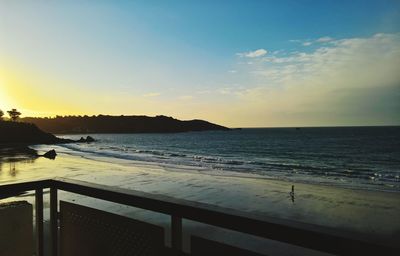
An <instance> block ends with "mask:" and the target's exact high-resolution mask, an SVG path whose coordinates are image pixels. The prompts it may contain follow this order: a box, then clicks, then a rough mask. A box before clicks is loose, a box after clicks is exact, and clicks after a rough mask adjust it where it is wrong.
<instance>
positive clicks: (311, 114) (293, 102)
mask: <svg viewBox="0 0 400 256" xmlns="http://www.w3.org/2000/svg"><path fill="white" fill-rule="evenodd" d="M318 40H319V42H329V44H323V45H319V47H318V48H316V49H315V50H313V51H312V52H292V53H288V54H282V55H272V56H266V57H263V58H262V62H257V63H255V64H254V65H252V66H247V69H246V71H247V72H248V74H249V75H250V76H249V77H247V81H249V82H248V83H247V84H248V86H247V88H246V89H243V90H242V91H241V92H238V95H240V97H241V99H242V100H243V101H245V102H246V103H243V104H242V105H246V106H247V108H249V109H248V111H249V112H252V113H254V120H250V119H251V116H250V115H249V116H246V115H244V114H243V118H247V120H248V122H249V123H251V122H252V121H254V123H256V122H257V120H258V119H259V118H260V116H263V117H264V119H265V120H273V122H274V123H270V124H268V123H267V125H296V124H305V123H306V124H308V125H324V124H325V125H329V124H337V125H338V124H343V125H354V124H360V125H368V124H378V123H379V122H381V123H382V124H385V123H386V124H393V123H397V124H398V123H400V116H398V115H397V114H396V111H398V110H396V108H397V109H398V108H399V106H400V72H398V67H399V66H400V34H376V35H374V36H371V37H367V38H347V39H340V40H335V39H332V38H327V37H326V38H320V39H318ZM241 73H242V72H241ZM250 81H251V82H250ZM374 95H377V96H376V97H375V96H374ZM396 99H397V100H396ZM396 102H399V103H396ZM238 115H239V114H238ZM396 116H397V117H396Z"/></svg>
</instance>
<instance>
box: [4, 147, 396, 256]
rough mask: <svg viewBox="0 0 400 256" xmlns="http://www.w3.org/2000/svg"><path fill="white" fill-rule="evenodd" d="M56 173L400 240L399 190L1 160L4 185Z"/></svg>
mask: <svg viewBox="0 0 400 256" xmlns="http://www.w3.org/2000/svg"><path fill="white" fill-rule="evenodd" d="M52 177H65V178H70V179H76V180H81V181H88V182H93V183H97V184H104V185H109V186H116V187H121V188H127V189H133V190H139V191H144V192H150V193H154V194H162V195H168V196H172V197H176V198H182V199H186V200H191V201H197V202H204V203H209V204H213V205H218V206H222V207H225V208H232V209H237V210H240V211H244V212H249V213H252V214H257V215H259V216H268V217H276V218H280V219H288V220H296V221H300V222H304V223H311V224H316V225H321V226H325V227H332V228H336V229H338V230H343V231H349V232H355V233H357V234H360V236H362V237H360V238H366V239H368V240H372V241H374V242H379V243H384V244H389V245H396V242H397V241H399V239H400V219H399V218H398V216H399V214H400V194H399V193H397V192H380V191H367V190H355V189H344V188H337V187H333V186H325V185H312V184H303V183H292V182H290V183H289V182H286V181H279V180H270V179H261V178H248V177H247V178H244V177H233V176H232V177H229V176H216V175H210V174H208V173H203V172H199V171H197V172H196V171H191V172H184V171H176V170H175V171H172V170H167V169H165V168H163V167H157V166H140V165H133V164H132V163H130V162H128V161H127V162H126V163H125V162H119V163H106V162H102V161H95V160H91V159H85V158H82V157H77V156H71V155H67V154H60V155H58V156H57V158H56V159H55V160H49V159H45V158H37V159H34V160H32V159H25V160H23V161H18V162H7V161H6V162H4V161H3V163H1V164H0V185H1V184H6V183H14V182H20V181H28V180H36V179H46V178H52ZM292 185H294V191H295V194H294V195H295V196H294V200H292V199H293V198H292V197H291V196H290V191H291V186H292ZM47 196H48V195H46V197H47ZM33 199H34V195H33V194H32V193H30V194H25V195H22V196H19V197H18V200H28V201H30V202H32V203H34V202H33V201H34V200H33ZM60 199H61V200H67V201H73V202H75V203H80V204H84V205H89V206H92V207H95V208H99V209H104V210H107V211H111V212H114V213H118V214H122V215H126V216H130V217H135V218H138V219H142V220H145V221H149V222H152V223H155V224H159V225H162V226H165V227H167V226H168V222H169V219H168V218H167V216H163V215H161V214H156V213H151V212H149V211H145V210H141V209H136V208H132V207H126V206H121V205H117V204H112V203H108V202H104V201H101V200H95V199H91V198H87V197H83V196H79V195H74V194H70V193H65V192H61V193H60ZM9 200H15V198H9V199H3V200H2V201H9ZM45 207H48V202H45ZM46 212H47V211H46ZM47 214H48V213H45V219H48V215H47ZM185 223H186V224H185V226H186V232H188V233H196V234H197V233H198V234H200V235H201V234H202V233H203V234H207V236H208V237H214V238H215V239H217V240H218V239H219V240H221V238H222V241H228V242H229V241H231V242H232V243H235V241H236V240H237V239H238V235H237V234H233V233H229V232H228V233H226V232H225V231H220V230H216V229H215V228H210V227H208V226H206V225H201V224H198V223H192V222H191V221H186V222H185ZM239 237H240V235H239ZM250 240H251V239H250ZM258 240H259V239H252V241H253V242H247V243H245V244H244V246H250V247H251V248H253V249H256V250H258V251H260V252H271V248H274V247H275V246H276V247H279V245H276V244H275V243H274V242H272V243H271V244H269V247H270V248H269V249H266V246H265V242H260V241H258ZM167 242H168V241H167ZM252 243H254V244H252ZM277 250H278V251H279V249H277ZM293 250H295V248H294V249H293ZM289 252H290V251H289ZM280 253H282V252H280ZM308 253H310V252H308ZM308 253H305V254H308ZM287 255H290V253H288V254H287Z"/></svg>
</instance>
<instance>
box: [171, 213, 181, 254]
mask: <svg viewBox="0 0 400 256" xmlns="http://www.w3.org/2000/svg"><path fill="white" fill-rule="evenodd" d="M171 246H172V249H174V250H176V251H179V252H181V251H182V218H181V217H179V216H176V215H172V216H171Z"/></svg>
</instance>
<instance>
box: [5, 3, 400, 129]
mask: <svg viewBox="0 0 400 256" xmlns="http://www.w3.org/2000/svg"><path fill="white" fill-rule="evenodd" d="M12 107H16V108H18V109H19V110H20V111H21V112H23V114H24V116H54V115H57V114H59V115H69V114H81V115H83V114H88V115H92V114H113V115H120V114H125V115H129V114H132V115H141V114H144V115H159V114H164V115H168V116H173V117H176V118H179V119H194V118H198V119H205V120H208V121H211V122H216V123H219V124H222V125H226V126H230V127H269V126H332V125H335V126H336V125H338V126H340V125H399V124H400V1H396V0H393V1H385V0H376V1H367V0H363V1H357V0H354V1H347V0H346V1H298V0H293V1H256V0H254V1H245V0H243V1H234V0H232V1H222V0H221V1H215V0H214V1H204V0H202V1H183V0H182V1H72V0H68V1H23V0H21V1H7V0H0V109H2V110H3V111H5V110H8V109H10V108H12Z"/></svg>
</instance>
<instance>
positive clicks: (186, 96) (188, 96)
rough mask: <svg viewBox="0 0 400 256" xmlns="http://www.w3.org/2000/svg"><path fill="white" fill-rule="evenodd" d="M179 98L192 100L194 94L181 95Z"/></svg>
mask: <svg viewBox="0 0 400 256" xmlns="http://www.w3.org/2000/svg"><path fill="white" fill-rule="evenodd" d="M178 99H180V100H192V99H193V96H192V95H182V96H179V97H178Z"/></svg>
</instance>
